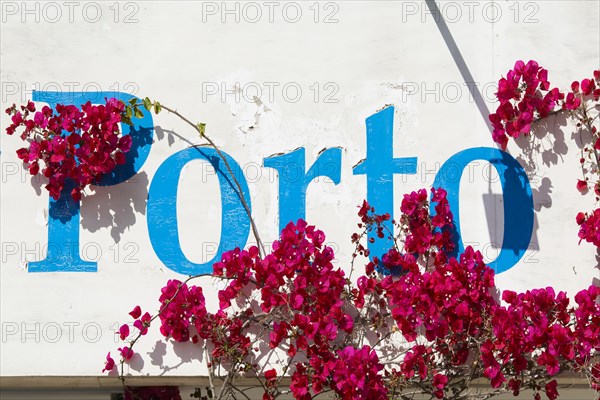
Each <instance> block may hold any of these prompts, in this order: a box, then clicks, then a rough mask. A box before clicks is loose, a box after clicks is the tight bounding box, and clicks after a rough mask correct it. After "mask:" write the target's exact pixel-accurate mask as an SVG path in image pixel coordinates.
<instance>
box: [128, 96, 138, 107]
mask: <svg viewBox="0 0 600 400" xmlns="http://www.w3.org/2000/svg"><path fill="white" fill-rule="evenodd" d="M129 104H131V105H132V106H135V105H136V104H137V97H134V98H133V99H131V100H129Z"/></svg>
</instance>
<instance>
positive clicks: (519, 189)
mask: <svg viewBox="0 0 600 400" xmlns="http://www.w3.org/2000/svg"><path fill="white" fill-rule="evenodd" d="M476 160H483V161H487V162H489V163H490V164H491V165H493V166H494V168H496V171H498V175H499V176H500V184H501V185H502V192H503V198H504V239H503V241H502V250H501V251H500V254H499V255H498V257H497V258H496V259H495V260H494V261H492V262H490V263H488V265H489V266H490V267H491V268H493V269H494V270H495V272H496V273H497V274H499V273H501V272H504V271H507V270H508V269H510V268H512V267H513V266H514V265H515V264H516V263H517V262H518V261H519V260H520V259H521V258H522V257H523V255H524V254H525V251H526V250H527V248H528V247H529V241H530V240H531V233H532V230H533V217H534V213H533V197H532V194H531V186H530V185H529V179H528V178H527V175H526V174H525V170H524V169H523V167H522V166H521V164H519V162H518V161H517V160H515V159H514V157H512V156H511V155H510V154H508V153H506V152H504V151H501V150H498V149H494V148H492V147H475V148H471V149H467V150H463V151H460V152H458V153H457V154H455V155H453V156H452V157H450V158H449V159H448V161H446V162H445V163H444V165H442V168H441V169H440V171H439V172H438V174H437V175H436V177H435V181H434V182H433V186H434V187H442V188H444V189H445V190H446V191H447V192H448V197H447V198H448V202H449V203H450V210H451V211H452V214H453V215H454V223H455V225H456V227H455V228H456V235H454V238H455V242H456V244H457V249H458V252H459V253H461V252H462V251H463V250H464V245H463V241H462V238H461V234H460V214H459V210H460V207H459V199H460V195H459V194H460V180H461V177H462V173H463V171H464V168H465V167H466V166H467V164H469V163H470V162H472V161H476ZM457 166H458V171H459V172H458V174H456V173H452V169H454V168H456V167H457ZM432 211H434V210H433V209H432ZM434 212H435V211H434Z"/></svg>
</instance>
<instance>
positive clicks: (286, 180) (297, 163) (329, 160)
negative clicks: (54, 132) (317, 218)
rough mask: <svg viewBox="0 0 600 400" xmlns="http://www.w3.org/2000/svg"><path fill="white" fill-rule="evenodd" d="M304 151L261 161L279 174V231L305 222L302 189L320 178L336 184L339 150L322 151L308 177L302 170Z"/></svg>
mask: <svg viewBox="0 0 600 400" xmlns="http://www.w3.org/2000/svg"><path fill="white" fill-rule="evenodd" d="M305 153H306V152H305V150H304V147H301V148H299V149H296V150H294V151H292V152H290V153H287V154H283V155H280V156H275V157H269V158H265V159H264V166H265V167H268V168H274V169H276V170H277V172H278V174H279V231H280V232H281V231H282V230H283V228H285V226H286V225H287V224H288V223H289V222H296V221H297V220H298V219H300V218H302V219H306V189H307V188H308V185H309V184H310V183H311V182H312V181H313V180H314V179H316V178H318V177H320V176H326V177H328V178H329V179H331V180H332V181H333V183H335V184H336V185H337V184H339V183H340V179H341V166H342V149H340V148H332V149H327V150H325V151H323V152H322V153H321V154H319V157H318V158H317V160H316V161H315V163H314V164H313V165H312V167H310V169H309V170H308V173H306V168H305V162H306V159H305V156H306V154H305Z"/></svg>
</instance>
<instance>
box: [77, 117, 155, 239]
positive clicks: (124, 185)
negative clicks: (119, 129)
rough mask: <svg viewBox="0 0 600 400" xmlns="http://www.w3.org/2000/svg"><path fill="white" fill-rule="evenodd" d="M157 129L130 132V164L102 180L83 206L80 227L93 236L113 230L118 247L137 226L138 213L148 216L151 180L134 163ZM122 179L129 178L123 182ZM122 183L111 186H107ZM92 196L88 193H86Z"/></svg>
mask: <svg viewBox="0 0 600 400" xmlns="http://www.w3.org/2000/svg"><path fill="white" fill-rule="evenodd" d="M153 131H154V128H143V127H142V128H140V129H139V130H133V128H132V130H131V135H132V137H133V144H132V146H131V150H130V151H129V152H128V153H127V156H126V157H127V162H126V163H125V164H124V165H120V166H119V167H117V169H115V170H114V171H113V173H112V174H111V176H109V177H103V178H102V181H104V182H103V183H104V184H103V185H95V186H91V189H92V190H93V193H92V194H87V193H86V195H85V197H84V198H82V202H81V210H80V213H81V226H82V228H83V229H86V230H88V231H90V232H96V231H98V230H99V229H101V228H110V235H111V237H112V238H113V240H114V241H115V243H119V242H120V240H121V235H122V234H123V233H124V232H125V230H127V229H129V228H130V227H131V226H133V225H134V224H135V223H136V220H137V218H136V213H139V214H141V215H145V214H146V202H147V200H148V187H149V179H148V174H147V173H146V172H143V171H142V172H140V171H137V172H136V170H135V168H134V163H135V160H137V159H138V158H139V157H140V149H141V148H143V147H146V146H150V145H151V144H152V136H153ZM121 177H130V178H129V179H126V180H124V179H121ZM111 181H112V182H115V181H116V182H121V183H119V184H116V185H111V184H110V183H107V182H111ZM86 192H89V190H86Z"/></svg>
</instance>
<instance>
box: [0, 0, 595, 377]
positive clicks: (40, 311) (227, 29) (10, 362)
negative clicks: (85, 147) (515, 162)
mask: <svg viewBox="0 0 600 400" xmlns="http://www.w3.org/2000/svg"><path fill="white" fill-rule="evenodd" d="M1 3H2V23H1V25H0V35H1V36H0V45H1V50H0V57H1V61H0V79H1V81H2V99H1V103H2V110H4V109H5V108H6V107H8V106H9V105H10V104H12V103H25V102H26V101H27V100H28V99H30V98H31V90H32V89H38V90H56V89H58V90H62V91H69V90H75V91H79V90H95V89H102V90H119V91H124V92H129V93H132V94H135V95H137V96H139V97H145V96H149V97H150V98H153V99H158V100H160V101H161V102H162V103H164V104H167V105H170V106H171V107H174V108H177V109H178V110H179V111H181V112H182V113H184V114H185V115H187V116H190V117H191V118H192V119H194V120H197V121H203V122H206V123H207V134H208V135H210V136H211V137H212V138H214V139H215V141H216V143H217V144H218V145H219V146H220V147H221V148H222V149H224V150H225V151H226V152H227V153H229V154H230V155H231V156H232V157H234V158H235V159H236V160H237V162H238V163H239V164H240V166H242V168H243V170H244V171H245V172H246V174H247V179H248V185H249V188H250V192H251V200H252V207H253V211H254V216H255V219H256V221H257V223H258V227H259V229H260V231H261V233H262V236H263V238H264V239H265V241H266V242H271V241H272V240H274V239H275V238H276V235H277V226H278V225H277V224H278V222H277V215H278V207H277V193H278V192H277V190H278V180H277V174H275V173H274V172H273V170H270V169H263V168H262V167H261V165H262V162H263V159H264V158H265V157H268V156H270V155H273V154H276V153H287V152H290V151H292V150H294V149H296V148H298V147H304V148H305V149H306V154H307V157H306V158H307V160H306V161H307V166H310V165H312V163H313V162H314V160H315V159H316V157H317V156H318V154H319V152H320V151H321V150H322V149H324V148H328V147H340V148H341V149H342V170H341V182H340V184H339V185H334V184H333V183H332V182H330V181H328V180H321V181H320V182H313V183H312V184H311V186H310V187H309V189H308V192H307V219H308V221H309V222H310V223H313V224H316V225H318V227H320V228H321V229H323V230H324V231H325V233H326V234H327V239H328V241H329V242H331V243H332V245H333V246H334V247H336V248H337V249H338V252H337V255H338V262H339V263H340V264H341V265H347V264H348V262H349V259H350V253H351V251H352V249H351V246H350V241H349V238H350V235H351V233H352V232H354V230H355V226H356V222H357V218H356V211H357V208H356V206H357V205H358V204H359V203H360V202H361V201H362V199H364V198H365V196H366V180H365V177H364V176H359V175H353V174H352V167H353V166H354V165H356V164H357V163H358V162H359V161H360V160H361V159H363V158H364V157H365V151H366V150H365V119H366V118H367V117H368V116H370V115H372V114H373V113H375V112H376V111H377V110H379V109H381V108H382V107H383V106H384V105H386V104H394V105H395V107H396V115H395V130H394V134H395V135H394V155H395V156H396V157H403V156H405V157H414V156H416V157H418V167H419V168H418V173H417V174H416V175H408V176H399V175H398V176H396V177H395V181H394V182H395V188H394V193H395V203H396V207H395V210H396V211H397V210H398V209H399V205H400V200H401V195H402V194H403V193H406V192H409V191H411V190H414V189H417V188H420V187H429V186H430V185H431V184H432V183H433V179H434V177H435V171H436V170H437V169H439V167H440V165H441V164H443V162H444V161H446V160H447V159H448V158H449V157H450V156H452V155H453V154H455V153H457V152H459V151H461V150H463V149H465V148H469V147H476V146H492V147H494V144H493V142H492V139H491V135H490V132H489V129H488V126H487V125H486V123H485V121H484V118H483V117H482V115H481V113H480V111H479V109H478V107H477V105H476V103H475V101H474V100H473V98H472V97H471V96H470V93H469V90H468V88H467V86H466V85H465V81H464V79H463V77H462V76H461V73H460V71H459V68H458V67H457V65H456V63H455V61H454V60H453V57H452V54H451V53H450V51H449V49H448V46H447V44H446V43H445V41H444V38H443V37H442V35H441V34H440V31H439V29H438V26H437V25H436V21H435V19H434V17H433V16H432V15H431V14H429V12H428V11H427V10H428V9H427V5H426V3H425V2H424V1H415V2H413V1H404V2H403V1H334V2H319V3H312V2H306V3H305V2H297V3H294V4H296V5H291V6H290V5H289V3H277V6H274V8H272V9H270V8H269V7H271V6H267V5H265V3H264V2H255V3H252V5H251V6H248V4H249V3H237V2H226V3H223V2H201V1H174V2H169V1H137V2H134V1H130V2H127V1H123V2H116V3H113V2H104V1H98V2H74V3H76V4H75V5H73V4H71V5H69V4H66V3H65V2H54V3H47V2H24V3H23V2H9V1H3V2H1ZM438 3H439V5H440V8H441V10H442V13H443V14H444V16H445V18H446V19H447V20H448V28H449V30H450V33H451V35H452V37H453V40H454V41H455V42H456V45H457V46H458V48H459V49H460V52H461V54H462V57H463V58H464V60H465V63H466V65H467V66H468V68H469V71H470V73H471V75H472V76H473V78H474V80H475V81H476V82H477V87H478V88H479V89H480V90H483V98H484V100H485V101H486V104H485V105H486V106H487V108H488V109H489V110H490V111H491V110H494V109H495V101H494V97H493V93H494V84H495V83H496V82H497V80H498V79H499V77H500V76H501V75H502V74H505V73H506V71H507V70H508V69H509V68H512V65H513V64H514V62H515V60H517V59H523V60H525V61H527V60H529V59H535V60H537V61H539V62H540V64H541V65H543V66H544V67H545V68H547V69H548V70H549V77H550V81H551V83H552V84H553V85H556V86H559V87H561V88H568V87H569V85H570V83H571V81H573V80H580V79H582V78H585V77H589V76H591V73H592V70H594V69H598V67H599V66H600V35H599V33H600V25H599V24H600V22H599V21H600V4H599V3H598V2H597V1H585V0H559V1H527V2H523V1H519V2H517V1H496V2H489V1H483V2H481V3H474V2H463V1H453V2H446V1H441V2H438ZM49 4H50V5H49ZM236 4H237V5H236ZM215 7H216V8H215ZM222 7H229V8H228V9H229V10H233V14H225V15H221V11H222ZM236 7H237V8H236ZM296 7H297V8H298V9H300V10H301V11H302V16H301V17H300V19H299V21H298V22H296V23H292V22H290V21H292V20H294V19H295V18H296V14H295V10H296ZM215 9H216V10H217V14H215V15H213V14H212V11H214V10H215ZM27 10H29V11H27ZM236 10H238V11H239V12H238V11H236ZM255 10H260V11H261V13H262V14H261V15H262V17H261V18H260V20H259V21H257V22H255V23H253V22H252V21H251V20H252V19H255V18H256V17H255ZM269 10H272V15H269ZM284 10H285V11H284ZM316 10H319V13H318V18H317V22H315V18H316V17H317V15H316ZM494 10H495V11H494ZM498 10H500V11H498ZM98 12H99V13H100V14H97V13H98ZM209 12H210V13H209ZM494 12H496V14H494ZM236 13H237V14H236ZM97 16H98V17H97ZM326 16H329V17H328V21H329V22H330V23H325V21H324V20H325V19H326ZM236 17H237V18H238V19H239V22H236V21H235V18H236ZM270 19H272V21H273V22H270ZM96 20H97V21H96ZM94 21H96V22H94ZM236 83H238V84H239V86H240V87H241V88H242V93H241V96H240V98H239V99H236V95H235V94H232V93H229V92H224V91H223V89H226V90H232V89H233V88H234V86H235V84H236ZM286 85H287V86H286ZM215 87H216V88H217V89H216V90H218V92H217V93H216V94H211V93H212V92H210V90H213V89H214V88H215ZM257 87H258V88H260V90H261V93H257V92H256V91H255V90H256V88H257ZM284 87H286V88H288V89H287V90H288V91H287V92H286V91H285V90H283V88H284ZM269 88H272V92H269ZM295 88H300V89H301V95H300V96H299V97H298V98H297V99H296V98H295V97H296V95H295V94H294V90H293V89H295ZM317 93H318V98H315V96H316V94H317ZM255 94H259V96H258V98H259V99H260V101H258V100H256V101H254V100H255V99H254V98H252V96H253V95H255ZM7 121H8V119H7V118H6V115H4V114H3V115H2V117H1V119H0V122H1V125H2V127H3V128H4V127H5V126H6V123H7ZM154 122H155V124H156V125H157V126H158V127H160V130H162V131H163V132H164V133H162V134H159V133H160V130H158V131H157V137H156V139H157V140H156V141H155V143H154V144H153V145H152V149H151V151H150V155H149V158H148V159H147V161H146V163H145V164H144V166H143V168H142V171H141V172H140V173H139V174H138V175H137V176H136V177H135V178H134V179H132V180H131V182H128V183H124V184H121V185H118V186H113V187H104V188H98V189H97V190H96V194H94V195H93V196H91V197H90V198H86V199H84V201H83V203H82V206H81V213H82V215H83V218H82V225H81V238H80V240H81V247H82V257H83V258H84V259H86V258H87V259H92V260H95V261H97V262H98V271H97V272H96V273H36V274H34V273H28V271H27V261H36V260H41V259H43V258H44V255H45V253H44V252H45V246H46V245H47V242H48V233H47V215H48V195H47V193H46V192H45V191H44V190H41V192H36V190H35V189H34V187H32V186H36V185H35V184H32V183H31V181H30V178H29V176H27V175H26V174H25V172H24V171H23V168H22V166H21V163H20V162H19V160H18V159H17V157H16V155H15V150H16V149H17V148H19V147H21V142H20V140H19V139H18V138H17V137H7V136H6V135H5V134H4V133H2V135H1V144H0V146H1V156H0V157H1V159H0V161H1V165H2V180H1V181H2V189H1V194H0V206H1V228H0V233H1V242H2V263H1V268H0V292H1V296H2V297H1V298H2V301H1V305H0V312H1V315H0V319H1V322H2V341H1V343H0V346H1V354H2V356H1V358H0V374H1V375H2V376H31V375H34V376H44V375H65V376H77V375H82V376H89V375H100V371H101V369H102V366H103V365H102V364H103V360H104V357H105V356H106V353H107V352H108V351H109V350H110V351H111V352H112V354H113V355H115V354H116V348H117V347H119V346H118V345H117V343H118V340H117V339H118V338H117V336H116V335H115V334H114V332H115V329H118V326H119V324H121V323H123V322H127V321H129V319H128V318H129V317H128V315H127V312H128V311H129V310H131V308H133V306H134V305H137V304H139V305H140V306H141V307H142V308H143V309H144V310H150V311H152V310H156V309H157V304H158V303H157V299H158V295H159V293H160V288H161V287H162V286H163V285H164V283H165V282H166V281H167V280H168V279H170V278H178V279H182V278H183V276H182V275H179V274H177V273H175V272H173V271H171V270H169V269H168V268H166V267H165V266H164V264H163V263H162V262H161V261H160V260H159V259H158V257H157V256H156V254H155V253H154V251H153V249H152V246H151V244H150V240H149V237H148V228H147V220H146V212H145V199H146V196H147V189H148V186H149V182H151V181H152V179H153V176H154V174H155V172H156V170H157V169H158V167H159V166H160V165H161V164H162V163H163V162H164V160H165V159H166V158H167V157H169V156H170V155H172V154H174V153H175V152H177V151H179V150H182V149H185V148H187V147H188V144H187V143H184V142H183V141H181V140H179V139H177V138H176V137H174V136H173V135H172V134H171V133H169V132H170V131H173V132H175V133H176V134H178V135H181V136H184V137H186V138H188V139H189V140H191V141H192V142H194V143H197V142H199V141H198V140H197V139H196V136H195V134H194V132H192V131H191V130H190V129H188V128H187V127H186V126H185V125H184V124H182V123H181V122H180V121H178V120H177V119H176V118H175V117H173V116H170V115H168V114H167V113H161V114H160V115H159V116H156V117H155V119H154ZM553 123H554V122H552V121H551V125H552V124H553ZM251 126H252V127H253V128H252V129H250V127H251ZM550 129H551V130H552V131H553V132H555V133H556V136H554V137H556V138H558V139H547V140H546V139H545V140H542V141H540V143H541V146H542V148H543V149H549V148H551V147H552V146H558V147H556V148H561V149H562V150H561V152H562V153H563V154H562V155H561V157H560V158H557V159H556V160H549V161H548V159H547V158H545V157H546V155H542V154H535V155H534V159H533V161H534V163H535V166H536V169H534V170H529V171H528V172H529V173H530V176H529V177H530V180H531V184H532V189H533V193H534V202H535V205H536V213H535V226H534V235H533V238H532V243H531V246H532V247H531V250H529V251H528V252H527V254H526V256H525V257H524V258H523V259H522V260H521V261H520V262H519V263H518V264H517V265H516V266H515V267H514V268H512V269H510V270H509V271H507V272H504V273H502V274H500V275H498V277H497V284H498V286H499V287H500V288H502V289H512V290H518V291H522V290H526V289H531V288H535V287H545V286H549V285H550V286H554V287H555V288H558V289H560V290H566V291H568V292H569V293H571V294H574V293H575V292H576V291H578V290H579V289H582V288H584V287H587V286H589V285H590V284H591V283H592V282H594V280H595V282H596V284H598V280H597V279H598V278H599V271H598V269H596V265H597V261H596V258H595V256H596V251H595V249H594V248H593V246H592V245H589V244H581V245H578V239H577V229H578V228H577V226H576V224H575V221H574V217H575V214H576V213H577V211H579V210H589V209H591V208H592V206H593V204H592V203H593V199H591V197H582V196H581V195H579V194H578V192H577V191H576V190H575V183H576V177H578V175H577V174H578V162H577V160H578V158H579V154H578V149H577V147H576V145H575V143H574V141H573V140H572V138H571V132H572V131H573V127H572V126H567V127H561V128H556V126H554V125H553V126H551V128H550ZM557 132H558V133H557ZM560 132H562V133H563V134H564V142H565V144H564V145H562V144H561V140H560ZM554 141H558V144H555V143H554ZM509 152H510V153H511V154H513V155H514V156H518V155H519V154H520V150H519V147H518V146H516V145H515V144H514V143H511V144H510V146H509ZM523 159H524V158H523ZM544 161H548V165H545V164H544ZM470 168H471V169H470V171H472V174H470V176H468V177H465V178H463V182H462V186H461V211H460V212H461V221H462V229H463V237H464V240H465V241H466V242H472V243H473V244H474V245H475V247H477V248H479V249H481V250H482V251H484V252H485V255H486V257H488V259H489V260H492V259H493V258H494V257H495V254H496V252H497V250H495V249H494V248H493V247H492V246H491V245H490V243H491V242H494V241H498V239H497V237H501V232H502V222H501V221H502V219H501V214H498V213H499V212H500V210H501V209H500V208H499V207H501V204H500V203H497V204H496V205H495V208H494V213H488V215H487V216H486V211H485V209H484V203H483V194H484V193H488V190H490V191H491V192H492V193H497V194H499V193H501V191H500V187H499V184H497V183H493V182H492V183H490V179H489V176H488V175H487V174H488V172H489V168H486V164H485V163H480V164H478V165H475V164H474V165H472V166H471V167H470ZM492 178H494V177H493V176H492ZM546 178H547V179H548V180H546V181H544V179H546ZM492 180H493V179H492ZM549 184H550V185H551V186H549ZM549 187H550V190H548V189H549ZM108 204H110V207H107V205H108ZM131 204H133V205H131ZM219 204H220V200H219V188H218V184H217V182H216V179H215V178H214V176H213V175H212V174H211V171H210V169H208V168H207V167H206V165H204V166H203V165H202V163H201V162H193V163H190V164H189V165H188V166H187V167H186V168H185V169H184V171H183V173H182V177H181V180H180V190H179V193H178V210H177V217H178V219H179V223H180V226H179V227H180V237H181V244H182V248H183V251H184V253H185V254H186V256H187V257H188V258H189V259H190V260H193V261H195V262H201V261H202V262H204V261H206V260H208V259H210V258H212V254H209V250H210V249H211V248H214V243H215V242H217V241H218V238H219V232H220V229H221V227H220V206H219ZM108 210H110V211H108ZM492 214H493V215H492ZM492 217H493V218H492ZM488 219H491V220H492V221H494V220H495V221H497V222H495V223H493V224H492V225H491V226H490V227H488V223H487V220H488ZM490 232H492V233H494V232H495V234H493V235H492V236H497V237H491V235H490ZM477 243H478V244H477ZM200 282H201V283H202V284H203V285H204V287H205V293H207V295H208V296H211V294H212V296H213V298H212V300H211V301H212V303H213V304H214V303H215V300H214V296H216V291H215V289H211V288H212V286H213V282H212V280H211V279H209V278H202V280H201V281H200ZM169 346H170V345H167V347H169ZM164 349H165V345H164V344H162V343H161V342H160V337H159V334H158V332H157V329H154V330H152V332H151V334H150V335H149V336H148V337H147V338H145V340H143V341H142V343H141V346H140V347H139V348H138V351H139V352H140V353H141V354H142V355H143V356H144V362H143V363H133V364H132V370H131V372H132V373H134V374H150V375H155V374H159V373H161V372H162V371H163V370H164V369H165V368H166V367H174V369H171V370H169V371H168V372H167V374H174V375H191V374H199V373H202V372H201V371H202V370H201V369H199V368H200V367H199V363H194V362H184V363H183V364H181V365H178V364H179V362H180V359H179V358H178V357H177V356H176V355H174V354H172V352H171V351H170V349H169V350H168V351H167V352H168V353H169V354H168V355H165V356H163V353H164ZM186 352H187V350H186V349H182V350H181V353H180V354H183V355H184V358H187V359H188V361H193V356H190V355H188V353H186ZM149 353H152V355H151V356H149V355H148V354H149Z"/></svg>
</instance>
